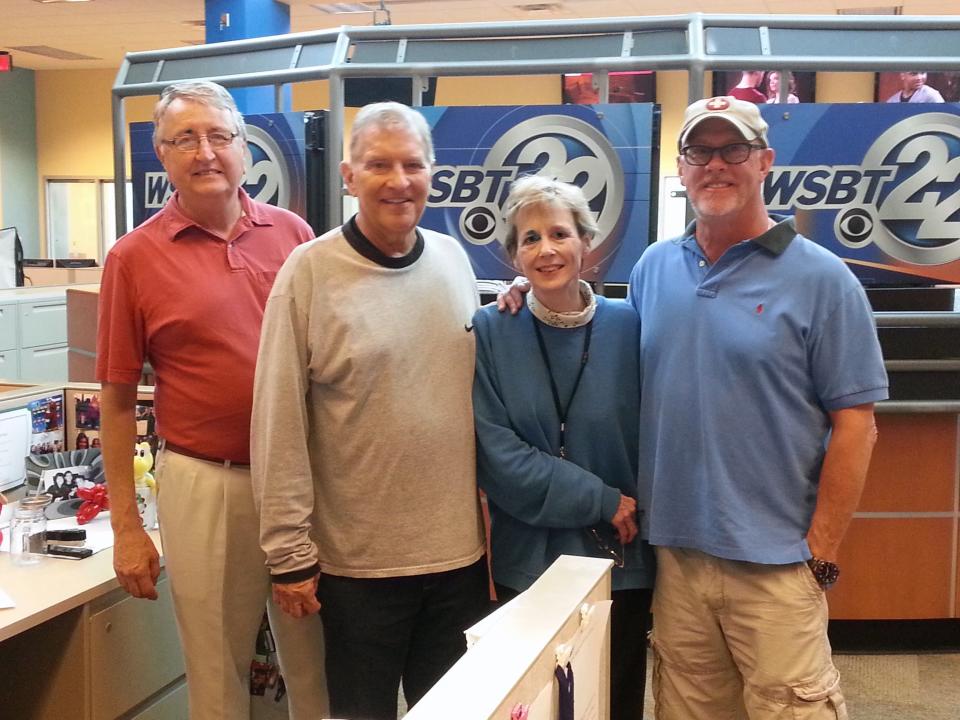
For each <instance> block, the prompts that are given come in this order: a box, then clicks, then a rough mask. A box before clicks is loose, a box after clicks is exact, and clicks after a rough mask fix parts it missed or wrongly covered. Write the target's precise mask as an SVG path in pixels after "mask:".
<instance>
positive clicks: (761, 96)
mask: <svg viewBox="0 0 960 720" xmlns="http://www.w3.org/2000/svg"><path fill="white" fill-rule="evenodd" d="M780 75H781V73H780V71H779V70H742V71H741V70H734V71H719V70H718V71H714V73H713V94H714V95H733V96H734V97H735V98H739V99H740V100H749V101H750V102H754V103H756V104H757V105H764V104H767V103H770V104H773V103H777V102H779V90H780ZM816 79H817V74H816V73H813V72H792V73H789V77H788V82H789V83H790V91H789V93H788V94H787V102H788V103H801V102H805V103H808V102H813V101H814V89H815V87H814V86H815V85H816Z"/></svg>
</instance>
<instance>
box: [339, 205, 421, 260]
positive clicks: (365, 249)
mask: <svg viewBox="0 0 960 720" xmlns="http://www.w3.org/2000/svg"><path fill="white" fill-rule="evenodd" d="M341 230H342V231H343V236H344V237H345V238H346V239H347V242H348V243H350V247H352V248H353V249H354V250H356V251H357V252H358V253H359V254H360V255H362V256H363V257H365V258H366V259H367V260H370V261H371V262H375V263H376V264H377V265H381V266H383V267H385V268H391V269H393V270H398V269H400V268H405V267H410V266H411V265H413V264H414V263H415V262H416V261H417V260H419V259H420V256H421V255H423V235H421V234H420V228H417V229H416V233H417V240H416V242H414V244H413V247H412V248H411V249H410V252H408V253H407V254H406V255H404V256H402V257H390V256H389V255H386V254H384V253H383V252H381V250H380V249H379V248H378V247H377V246H376V245H374V244H373V243H372V242H370V241H369V240H368V239H367V237H366V235H364V234H363V233H362V232H360V226H359V225H357V216H356V215H354V216H353V217H352V218H350V219H349V220H347V222H345V223H344V224H343V227H342V228H341Z"/></svg>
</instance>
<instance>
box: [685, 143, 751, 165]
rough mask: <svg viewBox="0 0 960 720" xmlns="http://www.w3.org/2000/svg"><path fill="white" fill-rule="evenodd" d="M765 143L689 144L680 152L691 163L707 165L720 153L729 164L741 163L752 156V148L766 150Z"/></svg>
mask: <svg viewBox="0 0 960 720" xmlns="http://www.w3.org/2000/svg"><path fill="white" fill-rule="evenodd" d="M764 149H765V148H764V146H763V145H754V144H752V143H747V142H739V143H730V144H729V145H724V146H723V147H717V148H715V147H710V146H708V145H687V146H686V147H685V148H681V149H680V154H681V155H683V159H684V160H686V161H687V164H689V165H706V164H707V163H708V162H710V160H712V159H713V156H714V154H716V153H720V158H721V159H722V160H723V161H724V162H725V163H727V164H728V165H740V164H741V163H745V162H746V161H747V158H748V157H750V151H751V150H764Z"/></svg>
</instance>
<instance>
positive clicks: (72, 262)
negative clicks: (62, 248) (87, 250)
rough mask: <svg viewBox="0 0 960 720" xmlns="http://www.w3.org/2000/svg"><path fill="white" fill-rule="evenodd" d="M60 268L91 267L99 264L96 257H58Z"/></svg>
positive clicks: (57, 264)
mask: <svg viewBox="0 0 960 720" xmlns="http://www.w3.org/2000/svg"><path fill="white" fill-rule="evenodd" d="M56 266H57V267H58V268H91V267H96V266H97V261H96V260H95V259H94V258H57V263H56Z"/></svg>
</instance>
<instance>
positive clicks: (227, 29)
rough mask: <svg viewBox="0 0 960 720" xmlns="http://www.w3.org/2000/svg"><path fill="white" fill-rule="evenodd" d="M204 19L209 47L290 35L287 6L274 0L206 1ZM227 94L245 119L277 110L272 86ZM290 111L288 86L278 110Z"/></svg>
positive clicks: (247, 88)
mask: <svg viewBox="0 0 960 720" xmlns="http://www.w3.org/2000/svg"><path fill="white" fill-rule="evenodd" d="M204 19H205V21H206V41H207V42H208V43H216V42H225V41H227V40H245V39H247V38H255V37H264V36H266V35H283V34H284V33H288V32H290V6H289V5H285V4H284V3H281V2H277V0H206V6H205V10H204ZM241 63H242V61H241ZM240 69H241V68H238V70H240ZM230 93H231V94H232V95H233V97H234V99H235V100H236V101H237V107H238V108H240V112H242V113H243V114H244V115H248V114H251V113H271V112H274V110H276V94H275V89H274V87H273V86H272V85H268V86H261V87H244V88H231V89H230ZM290 108H291V95H290V88H289V86H288V87H285V88H284V89H283V98H282V106H281V109H282V110H284V111H289V110H290Z"/></svg>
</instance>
